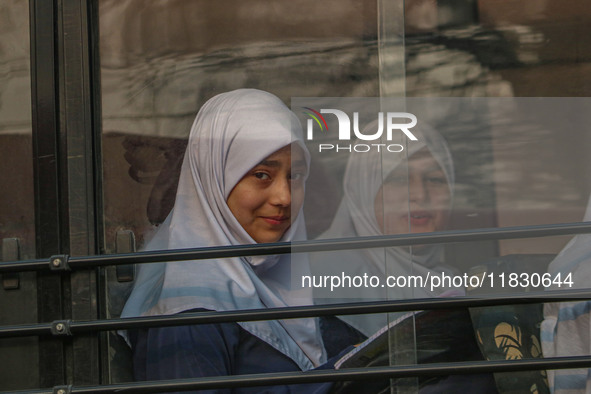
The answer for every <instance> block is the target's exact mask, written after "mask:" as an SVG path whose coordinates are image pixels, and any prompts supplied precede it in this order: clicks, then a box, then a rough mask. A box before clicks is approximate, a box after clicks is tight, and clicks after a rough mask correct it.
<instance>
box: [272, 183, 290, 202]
mask: <svg viewBox="0 0 591 394" xmlns="http://www.w3.org/2000/svg"><path fill="white" fill-rule="evenodd" d="M269 202H270V203H271V204H272V205H277V206H282V207H288V206H289V205H290V204H291V185H290V183H289V180H288V179H277V180H276V181H275V182H274V184H273V186H272V188H271V195H270V197H269Z"/></svg>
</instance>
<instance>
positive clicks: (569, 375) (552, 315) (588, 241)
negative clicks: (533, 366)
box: [540, 196, 591, 393]
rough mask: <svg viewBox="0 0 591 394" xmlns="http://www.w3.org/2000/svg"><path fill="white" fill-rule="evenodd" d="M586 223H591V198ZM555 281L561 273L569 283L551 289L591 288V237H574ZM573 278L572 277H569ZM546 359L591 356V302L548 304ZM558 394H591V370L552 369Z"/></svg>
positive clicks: (554, 267)
mask: <svg viewBox="0 0 591 394" xmlns="http://www.w3.org/2000/svg"><path fill="white" fill-rule="evenodd" d="M583 221H585V222H589V221H591V196H590V197H589V201H588V202H587V211H586V212H585V216H584V217H583ZM548 273H549V274H550V275H551V276H550V278H551V279H555V278H557V275H558V274H560V279H561V280H563V281H564V280H568V279H570V280H571V281H572V282H573V283H572V287H571V286H570V285H568V284H562V285H561V286H558V285H557V284H554V285H553V286H552V287H551V288H550V290H565V289H566V290H569V289H573V288H578V289H589V288H591V234H579V235H576V236H574V237H573V239H571V240H570V242H569V243H568V244H567V245H566V246H565V247H564V248H563V249H562V251H561V252H560V253H559V254H558V255H557V256H556V257H555V258H554V260H552V262H551V263H550V265H549V267H548ZM569 275H570V276H569ZM540 334H541V339H542V350H543V353H544V357H562V356H585V355H588V354H591V301H589V300H583V301H570V302H550V303H546V304H544V321H543V322H542V326H541V328H540ZM548 381H549V384H550V388H551V390H552V392H554V393H572V392H575V391H576V392H581V393H582V392H585V393H589V392H591V368H587V369H583V368H581V369H575V370H548Z"/></svg>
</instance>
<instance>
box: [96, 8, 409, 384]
mask: <svg viewBox="0 0 591 394" xmlns="http://www.w3.org/2000/svg"><path fill="white" fill-rule="evenodd" d="M400 4H401V2H398V1H384V2H379V4H378V5H376V2H367V1H357V0H354V1H345V2H343V1H329V2H321V3H319V2H314V1H303V2H293V1H273V2H268V1H260V0H248V1H243V0H241V1H227V2H224V5H223V7H220V3H219V2H214V1H177V0H168V1H144V0H125V1H112V0H101V1H99V19H100V32H101V33H100V55H101V89H102V125H103V129H102V153H103V186H104V187H103V191H104V208H105V211H104V224H105V237H104V239H105V245H104V250H105V252H106V253H114V252H117V251H119V252H121V251H123V249H121V248H122V247H123V248H125V246H123V244H125V245H127V246H129V240H130V239H131V238H130V235H129V234H130V233H129V231H132V232H133V234H134V237H135V241H136V242H137V247H138V248H142V247H144V246H145V245H146V243H147V240H149V239H150V237H151V236H152V235H153V234H154V230H155V229H156V226H158V225H159V224H161V223H162V222H163V221H164V220H165V218H166V217H167V215H168V214H169V212H170V210H171V209H172V206H173V204H174V201H175V195H176V193H177V187H178V182H179V181H178V178H179V173H180V170H181V164H182V161H183V155H184V152H185V148H186V145H187V138H188V135H189V131H190V129H191V124H192V122H193V121H194V119H195V115H196V114H197V111H198V110H199V109H200V108H201V107H202V106H203V104H204V103H205V102H206V101H207V100H208V99H210V98H212V97H213V96H215V95H216V94H218V93H222V92H226V91H230V90H234V89H238V88H256V89H261V90H264V91H268V92H270V93H272V94H274V95H276V96H278V97H279V98H280V99H281V100H282V101H283V102H284V103H286V104H287V105H289V104H290V99H291V98H292V97H296V96H312V97H314V96H326V95H330V96H348V97H355V96H361V97H377V96H379V94H380V90H382V89H388V91H390V92H391V94H395V95H401V94H403V89H401V86H400V83H401V81H402V80H403V77H402V76H403V68H404V67H403V58H404V52H403V50H402V48H403V46H402V36H401V32H402V30H403V23H402V22H403V21H402V17H401V16H400V15H399V21H398V24H397V25H396V26H395V27H392V25H389V27H390V29H389V30H388V31H385V30H380V26H385V25H383V23H381V22H380V21H381V20H383V19H384V18H387V17H388V15H394V13H395V12H397V10H399V9H401V7H400ZM327 10H331V11H330V17H327ZM398 14H399V13H398ZM378 37H381V41H380V40H378ZM386 86H388V87H387V88H386ZM265 143H266V142H262V144H265ZM329 164H330V163H329ZM314 176H315V175H314ZM334 182H335V183H334V185H333V186H334V192H335V193H340V192H339V191H338V189H339V187H340V186H339V185H338V182H340V181H338V180H336V179H335V180H334ZM307 214H308V212H306V215H307ZM325 220H330V217H328V216H325ZM309 223H310V225H309V226H308V232H309V233H311V234H313V235H314V236H315V235H317V234H318V233H319V232H320V231H322V229H321V228H320V227H319V226H320V225H322V224H320V225H318V224H314V220H310V222H309ZM118 240H119V243H118ZM195 246H200V245H195ZM201 246H203V245H201ZM119 274H120V275H119V277H118V276H117V272H116V270H114V269H111V268H109V269H107V270H106V275H107V294H108V297H109V299H108V303H107V305H108V308H107V310H106V311H104V313H105V316H107V317H117V316H119V314H120V313H121V309H122V307H123V305H124V303H125V299H126V297H127V296H128V294H129V292H130V289H131V286H132V285H133V282H124V281H121V280H122V275H121V270H119ZM309 302H311V301H309ZM110 338H111V344H110V346H111V347H112V348H113V349H115V348H116V347H117V346H119V345H120V339H119V338H117V336H116V335H111V336H110ZM115 354H121V352H119V351H116V352H115ZM112 362H113V365H112V366H111V368H110V369H109V370H110V371H109V373H110V374H111V375H110V379H111V380H112V381H122V380H129V379H131V376H130V375H129V374H127V375H125V373H122V372H121V371H122V368H120V367H118V366H117V365H121V364H118V361H117V360H112ZM127 366H129V363H127Z"/></svg>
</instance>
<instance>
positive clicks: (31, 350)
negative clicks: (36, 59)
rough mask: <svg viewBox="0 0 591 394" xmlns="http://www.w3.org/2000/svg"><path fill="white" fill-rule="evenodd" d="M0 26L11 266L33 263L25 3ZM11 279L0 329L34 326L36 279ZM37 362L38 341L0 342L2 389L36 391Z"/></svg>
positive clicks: (0, 177)
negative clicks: (24, 261) (21, 262)
mask: <svg viewBox="0 0 591 394" xmlns="http://www.w3.org/2000/svg"><path fill="white" fill-rule="evenodd" d="M0 21H1V22H0V26H1V28H0V168H2V171H1V172H0V188H1V190H2V191H3V192H2V193H1V194H0V245H2V246H1V247H2V259H4V260H10V261H12V260H17V259H19V258H21V259H33V258H35V210H34V201H35V199H34V189H33V160H32V158H33V150H32V139H31V137H32V124H31V70H30V51H29V42H30V38H29V7H28V2H27V1H20V0H6V1H3V2H2V4H1V5H0ZM15 275H16V276H12V277H13V278H16V279H15V280H14V281H15V283H13V284H14V285H11V286H7V285H6V282H5V281H4V280H6V279H8V278H9V274H6V275H0V276H1V278H0V279H2V281H0V311H2V313H0V325H12V324H30V323H35V322H37V308H36V307H37V284H36V275H35V273H20V274H15ZM37 358H38V349H37V338H15V339H8V340H7V339H4V340H1V341H0V359H2V360H5V361H6V360H9V361H6V362H4V363H3V365H2V368H0V382H2V384H1V386H2V389H3V390H16V389H27V388H34V387H36V386H38V384H39V376H38V373H39V371H38V369H37V368H36V367H34V366H35V365H37V361H38V360H37Z"/></svg>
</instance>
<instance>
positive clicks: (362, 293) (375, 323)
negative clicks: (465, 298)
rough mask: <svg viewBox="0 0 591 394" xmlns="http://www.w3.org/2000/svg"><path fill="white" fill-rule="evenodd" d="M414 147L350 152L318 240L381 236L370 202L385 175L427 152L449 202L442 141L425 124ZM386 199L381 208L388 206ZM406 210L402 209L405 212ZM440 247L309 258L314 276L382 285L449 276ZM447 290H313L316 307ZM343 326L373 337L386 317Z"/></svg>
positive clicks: (352, 319)
mask: <svg viewBox="0 0 591 394" xmlns="http://www.w3.org/2000/svg"><path fill="white" fill-rule="evenodd" d="M376 127H377V126H376V124H375V122H373V123H370V124H369V125H368V126H367V127H366V130H367V131H368V132H367V134H370V133H369V131H371V130H372V128H374V129H375V128H376ZM412 132H413V134H415V136H416V137H417V138H418V141H409V142H408V144H407V146H406V148H405V151H403V152H399V153H394V152H388V151H386V150H383V151H382V152H377V150H372V151H370V152H363V153H361V152H352V153H351V154H350V157H349V161H348V162H347V168H346V170H345V176H344V180H343V189H344V195H343V199H342V200H341V203H340V205H339V208H338V210H337V213H336V215H335V217H334V220H333V222H332V224H331V226H330V228H329V229H328V230H327V231H326V232H324V233H323V234H322V235H320V237H319V238H326V239H330V238H348V237H367V236H376V235H382V232H381V230H380V228H379V225H378V222H377V220H376V214H375V210H374V202H375V199H376V195H377V193H378V191H379V189H380V187H381V186H382V183H383V181H384V180H385V179H386V178H387V176H388V174H390V173H391V172H392V171H394V170H395V169H396V168H397V167H398V166H399V165H401V164H403V163H405V162H407V160H408V158H409V157H411V156H412V155H413V154H415V153H416V152H418V151H419V150H421V149H423V148H427V149H428V150H429V152H430V153H431V154H432V155H433V157H434V159H435V160H436V161H437V163H438V164H439V166H440V167H441V168H442V170H443V172H444V174H445V176H446V178H447V182H448V186H449V189H450V196H453V184H454V170H453V162H452V158H451V154H450V151H449V148H448V146H447V143H446V142H445V140H444V139H443V137H442V136H441V135H440V134H439V133H438V132H437V131H435V130H434V129H432V128H431V127H429V126H428V125H426V124H424V123H422V124H421V123H419V125H418V126H416V127H415V128H413V129H412ZM387 199H388V198H387V196H384V203H386V202H387ZM404 208H406V207H404ZM442 253H443V249H442V247H441V246H438V245H437V246H424V247H422V248H421V250H420V252H417V251H414V253H410V252H409V250H408V248H406V247H392V248H385V249H359V250H344V251H336V252H330V253H316V254H314V255H313V257H312V272H313V274H314V275H339V276H341V273H344V274H345V275H349V276H351V277H353V276H355V275H364V274H367V275H368V277H371V276H373V275H375V276H378V277H379V278H380V280H381V283H385V281H386V277H387V276H388V275H397V276H398V275H403V276H407V277H408V276H409V275H421V276H423V277H425V276H426V275H427V273H441V272H442V271H446V272H451V270H450V269H449V268H447V267H445V266H443V265H442V261H441V259H442ZM446 290H448V289H445V288H443V289H441V288H440V289H437V291H435V292H431V291H430V290H429V289H428V288H416V287H406V288H391V289H388V288H387V287H384V288H382V287H381V286H380V287H378V288H374V287H370V286H368V287H364V286H362V287H356V288H339V289H335V290H334V291H333V292H331V291H330V289H327V288H322V289H316V290H315V291H316V294H315V296H316V297H315V298H316V303H335V302H354V301H375V300H386V299H408V298H423V297H433V296H437V295H439V294H441V293H443V292H444V291H446ZM341 319H342V320H344V321H346V322H347V323H349V324H350V325H351V326H353V327H354V328H356V329H357V330H359V331H361V332H362V333H364V334H365V335H371V334H373V333H375V332H376V331H377V330H378V329H380V328H382V327H383V326H384V325H385V324H387V317H386V316H385V315H381V316H378V315H372V316H364V315H351V316H342V317H341Z"/></svg>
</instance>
